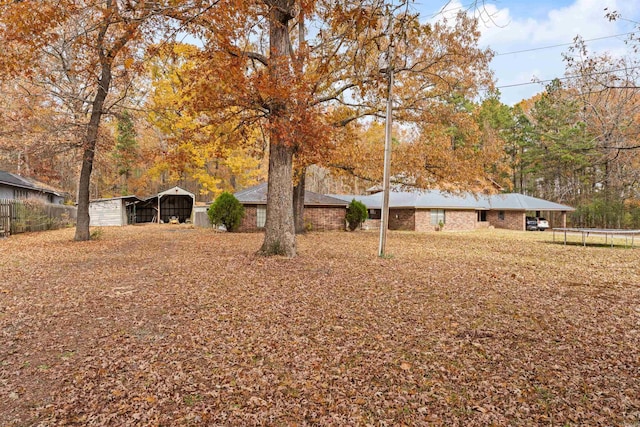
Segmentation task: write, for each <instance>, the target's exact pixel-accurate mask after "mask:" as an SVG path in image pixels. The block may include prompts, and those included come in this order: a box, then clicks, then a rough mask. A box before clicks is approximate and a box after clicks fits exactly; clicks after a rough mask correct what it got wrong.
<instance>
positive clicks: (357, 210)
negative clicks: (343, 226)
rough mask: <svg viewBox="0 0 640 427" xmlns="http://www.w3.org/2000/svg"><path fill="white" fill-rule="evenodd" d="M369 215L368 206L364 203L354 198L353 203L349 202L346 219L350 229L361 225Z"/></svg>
mask: <svg viewBox="0 0 640 427" xmlns="http://www.w3.org/2000/svg"><path fill="white" fill-rule="evenodd" d="M368 217H369V215H368V214H367V207H366V206H365V205H364V203H362V202H359V201H357V200H356V199H353V200H352V201H351V203H349V207H348V208H347V215H346V220H347V224H348V225H349V230H351V231H353V230H355V229H356V228H358V227H360V224H362V223H363V222H364V221H365V220H366V219H367V218H368Z"/></svg>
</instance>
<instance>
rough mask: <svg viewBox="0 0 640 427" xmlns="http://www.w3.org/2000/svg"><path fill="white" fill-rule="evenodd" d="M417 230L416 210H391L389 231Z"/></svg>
mask: <svg viewBox="0 0 640 427" xmlns="http://www.w3.org/2000/svg"><path fill="white" fill-rule="evenodd" d="M415 229H416V222H415V210H414V209H389V230H408V231H413V230H415Z"/></svg>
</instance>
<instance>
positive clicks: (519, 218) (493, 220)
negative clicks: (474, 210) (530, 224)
mask: <svg viewBox="0 0 640 427" xmlns="http://www.w3.org/2000/svg"><path fill="white" fill-rule="evenodd" d="M500 212H503V213H504V219H500V217H499V213H500ZM487 221H488V222H489V224H491V225H492V226H494V227H495V228H505V229H507V230H521V231H522V230H524V229H525V213H524V212H522V211H489V212H487Z"/></svg>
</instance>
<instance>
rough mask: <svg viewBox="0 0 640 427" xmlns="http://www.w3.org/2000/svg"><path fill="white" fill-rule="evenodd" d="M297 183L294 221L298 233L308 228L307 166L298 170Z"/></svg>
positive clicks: (294, 196)
mask: <svg viewBox="0 0 640 427" xmlns="http://www.w3.org/2000/svg"><path fill="white" fill-rule="evenodd" d="M296 175H297V178H298V179H297V180H296V185H295V186H294V187H293V223H294V224H295V229H296V234H304V233H305V232H306V231H307V230H306V227H305V224H304V193H305V188H304V187H305V181H306V179H305V178H306V176H307V168H302V169H300V170H299V171H298V172H297V174H296Z"/></svg>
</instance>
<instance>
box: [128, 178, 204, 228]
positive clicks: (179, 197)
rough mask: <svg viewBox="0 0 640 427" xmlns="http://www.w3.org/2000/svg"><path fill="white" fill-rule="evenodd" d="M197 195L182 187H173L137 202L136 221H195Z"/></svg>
mask: <svg viewBox="0 0 640 427" xmlns="http://www.w3.org/2000/svg"><path fill="white" fill-rule="evenodd" d="M195 201H196V196H195V195H194V194H193V193H190V192H188V191H187V190H185V189H183V188H180V187H173V188H170V189H168V190H166V191H162V192H160V193H158V194H156V195H155V196H151V197H147V198H146V199H144V200H142V201H140V202H139V203H138V204H137V209H136V215H137V216H136V222H137V223H145V222H157V223H168V222H170V221H171V220H172V219H176V220H177V221H178V222H180V223H184V222H193V208H194V206H195Z"/></svg>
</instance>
